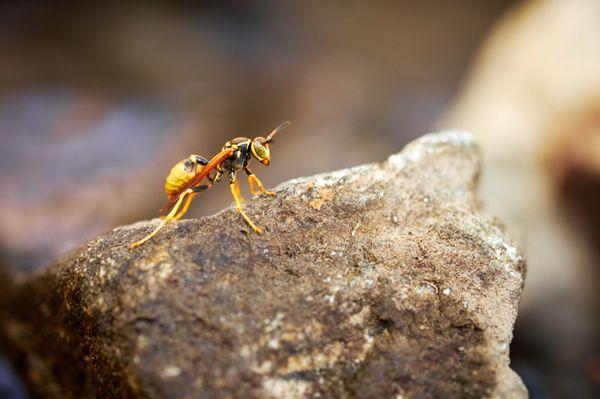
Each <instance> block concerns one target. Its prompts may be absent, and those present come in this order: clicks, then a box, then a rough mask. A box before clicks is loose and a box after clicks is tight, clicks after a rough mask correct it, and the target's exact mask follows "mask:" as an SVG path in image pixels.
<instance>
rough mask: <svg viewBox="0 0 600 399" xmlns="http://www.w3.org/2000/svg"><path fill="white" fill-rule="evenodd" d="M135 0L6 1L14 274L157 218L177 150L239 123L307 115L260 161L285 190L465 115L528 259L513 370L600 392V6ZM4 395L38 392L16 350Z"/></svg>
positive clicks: (552, 394) (3, 75)
mask: <svg viewBox="0 0 600 399" xmlns="http://www.w3.org/2000/svg"><path fill="white" fill-rule="evenodd" d="M124 3H125V2H111V1H105V2H98V3H86V2H66V1H65V2H61V1H56V2H42V1H22V2H14V3H12V4H11V3H9V2H3V3H2V4H1V5H0V49H1V51H2V55H3V56H2V57H1V59H0V184H1V186H2V188H3V194H4V195H2V196H1V197H0V220H1V223H0V267H2V273H3V274H4V276H5V277H4V278H8V279H13V280H17V279H18V278H19V276H22V275H24V274H26V273H31V272H34V271H35V270H36V269H39V268H41V267H43V266H45V265H47V264H49V263H51V262H52V261H53V260H54V259H56V258H57V257H60V256H64V254H66V253H68V252H69V251H72V250H74V249H75V248H77V247H78V246H80V245H81V244H83V243H85V242H87V241H88V240H89V239H91V238H93V237H94V236H96V235H98V234H101V233H103V232H106V231H108V230H110V229H112V228H114V227H116V226H118V225H121V224H128V223H132V222H135V221H138V220H140V219H148V218H152V217H155V216H156V215H157V213H156V211H157V209H158V208H160V206H161V205H162V204H163V202H164V201H165V194H164V191H163V182H164V178H165V176H166V173H167V172H168V170H169V168H170V167H171V166H172V164H173V163H175V162H177V161H178V160H180V159H183V158H185V157H187V156H188V155H189V154H190V153H196V154H200V155H204V156H205V157H210V156H212V155H214V154H215V153H216V152H217V151H218V150H220V148H221V145H222V144H223V143H224V142H225V141H227V140H228V139H230V138H233V137H236V136H249V137H254V136H257V135H264V134H266V133H267V132H268V131H270V130H271V129H272V128H274V127H275V126H277V125H278V124H279V123H280V122H282V121H284V120H288V119H289V120H291V121H292V122H293V123H294V125H293V126H292V127H291V128H289V129H287V130H286V131H285V132H284V133H282V134H281V135H280V138H279V139H278V141H277V142H276V143H275V144H274V145H273V149H272V163H271V166H270V167H269V168H262V167H261V166H256V167H255V172H256V173H257V175H258V176H259V177H261V179H262V180H263V182H264V183H265V184H266V185H267V186H275V185H276V184H278V183H280V182H282V181H284V180H287V179H289V178H293V177H297V176H300V175H311V174H315V173H318V172H325V171H330V170H334V169H339V168H344V167H348V166H352V165H357V164H361V163H366V162H376V161H382V160H384V159H385V158H386V157H387V156H388V155H390V154H392V153H394V152H397V151H399V150H400V149H401V148H402V147H403V145H404V144H406V143H407V142H408V141H410V140H412V139H414V138H416V137H418V136H420V135H422V134H424V133H426V132H428V131H432V130H437V129H441V128H451V127H457V128H462V129H467V130H469V131H471V132H472V133H474V134H475V135H476V136H477V137H478V139H479V141H480V143H481V145H482V150H483V156H484V164H483V175H482V178H481V198H482V204H483V209H484V211H485V212H486V213H489V214H492V215H496V216H498V217H499V218H500V219H501V220H502V221H503V222H504V223H505V224H506V226H507V229H508V231H510V232H511V234H513V235H515V236H517V237H518V238H519V239H520V240H521V241H522V242H523V243H524V247H525V248H526V252H527V257H528V264H529V274H528V276H527V283H526V289H525V294H524V298H523V302H522V307H521V310H520V314H519V319H518V322H517V328H516V331H515V339H514V341H513V344H512V345H511V359H512V367H513V368H514V369H515V370H516V371H517V372H518V373H519V375H520V376H521V377H522V378H523V380H524V382H525V383H526V385H527V387H528V389H529V392H530V395H531V397H532V398H562V397H578V398H587V397H590V398H592V397H599V396H600V333H599V330H600V329H599V327H600V312H599V310H600V309H599V307H600V306H599V305H600V294H599V287H600V278H599V272H600V245H599V244H600V73H599V72H600V1H598V0H533V1H515V0H486V1H480V0H428V1H418V0H396V1H379V2H365V1H352V0H348V1H328V2H322V1H316V0H315V1H311V0H308V1H303V2H282V1H274V0H273V1H262V2H253V1H247V2H244V1H237V2H227V1H201V2H193V3H192V2H189V3H187V2H168V3H167V2H164V3H162V2H127V4H124ZM230 202H231V198H230V196H229V193H228V190H227V187H226V185H225V186H220V187H219V186H217V187H215V188H214V189H212V190H211V191H210V193H207V194H206V195H202V196H201V197H199V198H198V199H197V200H196V201H195V202H194V204H193V206H192V209H191V211H190V213H189V214H188V216H190V217H197V216H201V215H207V214H212V213H215V212H216V211H218V210H220V209H222V208H223V207H225V206H228V205H229V204H230ZM6 276H8V277H6ZM1 300H2V294H1V293H0V301H1ZM4 350H5V351H10V348H4ZM20 363H22V362H20V361H19V359H13V365H14V366H16V368H17V369H20V368H22V367H23V365H22V364H20ZM0 397H2V398H26V397H28V396H27V393H26V391H25V389H24V388H23V385H22V384H20V383H19V381H18V378H17V377H16V376H15V373H14V370H13V367H11V365H10V364H9V363H8V361H6V360H0Z"/></svg>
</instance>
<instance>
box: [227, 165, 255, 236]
mask: <svg viewBox="0 0 600 399" xmlns="http://www.w3.org/2000/svg"><path fill="white" fill-rule="evenodd" d="M236 185H237V179H236V176H235V172H230V174H229V188H230V190H231V195H233V199H234V201H235V209H237V211H238V212H239V213H240V214H241V215H242V217H243V218H244V220H245V221H246V223H248V225H249V226H250V227H252V230H254V231H255V232H257V233H258V234H260V233H262V229H261V228H260V227H258V226H257V225H255V224H254V222H252V220H250V218H249V217H248V215H246V212H244V210H243V209H242V201H241V199H240V197H239V196H238V191H239V188H238V189H236Z"/></svg>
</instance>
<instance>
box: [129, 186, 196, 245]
mask: <svg viewBox="0 0 600 399" xmlns="http://www.w3.org/2000/svg"><path fill="white" fill-rule="evenodd" d="M193 192H194V190H193V189H191V188H188V189H187V190H185V191H184V192H183V193H181V194H179V198H178V199H177V202H176V203H175V205H174V206H173V209H172V210H171V212H169V214H168V215H167V216H165V217H164V219H163V220H162V222H160V224H159V225H158V226H157V227H156V228H155V229H154V231H153V232H152V233H150V234H148V235H147V236H146V237H144V238H142V239H141V240H139V241H136V242H134V243H131V244H129V246H130V247H131V248H137V247H139V246H140V245H142V244H143V243H145V242H146V241H148V240H149V239H151V238H152V237H154V236H155V235H156V234H157V233H158V232H159V231H160V230H161V229H162V228H163V227H164V225H165V224H167V222H169V221H170V220H173V218H174V217H175V215H177V211H178V210H179V207H180V206H181V204H182V203H183V200H184V199H185V197H186V196H187V195H188V194H192V193H193Z"/></svg>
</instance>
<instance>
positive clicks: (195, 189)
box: [173, 185, 209, 220]
mask: <svg viewBox="0 0 600 399" xmlns="http://www.w3.org/2000/svg"><path fill="white" fill-rule="evenodd" d="M208 188H209V186H206V185H204V186H197V187H193V188H191V189H190V190H192V191H193V192H192V193H190V194H188V195H187V197H186V199H185V202H184V204H183V207H182V208H181V210H180V211H179V212H177V214H176V215H175V216H173V220H179V219H181V218H182V217H183V215H185V214H186V212H187V211H188V209H190V205H191V203H192V200H193V199H194V197H195V196H196V194H197V193H199V192H202V191H204V190H206V189H208Z"/></svg>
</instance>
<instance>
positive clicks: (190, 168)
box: [130, 121, 291, 248]
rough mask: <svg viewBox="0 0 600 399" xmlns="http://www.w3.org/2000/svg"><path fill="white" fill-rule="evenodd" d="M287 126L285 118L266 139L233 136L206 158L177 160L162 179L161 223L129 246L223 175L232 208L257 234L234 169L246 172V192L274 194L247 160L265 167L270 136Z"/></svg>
mask: <svg viewBox="0 0 600 399" xmlns="http://www.w3.org/2000/svg"><path fill="white" fill-rule="evenodd" d="M289 125H291V122H289V121H286V122H284V123H282V124H281V125H279V126H278V127H276V128H275V129H274V130H273V131H272V132H271V133H270V134H269V135H268V136H267V138H264V137H255V138H254V139H249V138H247V137H237V138H235V139H233V140H229V141H228V142H226V143H225V144H224V145H223V148H222V149H221V152H219V153H218V154H217V155H215V156H214V157H212V158H211V159H210V160H207V159H206V158H204V157H202V156H200V155H195V154H193V155H190V156H189V157H188V158H186V159H184V160H181V161H179V162H177V163H176V164H175V165H174V166H173V167H172V168H171V171H170V172H169V174H168V175H167V178H166V180H165V192H166V194H167V197H168V199H169V200H168V202H167V203H166V204H165V206H164V207H163V208H162V209H161V213H162V214H163V217H162V221H161V223H160V224H159V225H158V226H157V227H156V229H154V231H152V232H151V233H150V234H148V235H147V236H146V237H144V238H143V239H141V240H139V241H136V242H134V243H132V244H131V245H130V246H131V247H132V248H135V247H139V246H140V245H142V244H143V243H145V242H146V241H148V240H149V239H151V238H152V237H154V236H155V235H156V234H158V232H159V231H160V230H161V229H162V228H163V227H164V226H165V224H167V223H168V222H169V221H171V220H178V219H180V218H181V217H183V215H185V213H186V212H187V211H188V209H189V207H190V204H191V202H192V200H193V199H194V197H195V196H196V194H198V193H200V192H202V191H205V190H207V189H209V188H210V187H212V186H214V185H215V184H217V183H219V182H220V181H221V179H222V178H223V176H224V175H226V174H227V175H228V177H229V188H230V190H231V194H232V195H233V199H234V201H235V208H236V209H237V211H238V212H239V213H240V215H242V217H243V218H244V220H245V221H246V223H248V225H249V226H250V227H251V228H252V230H254V231H255V232H256V233H258V234H261V233H262V229H261V228H260V227H258V226H257V225H256V224H254V222H252V220H251V219H250V218H249V217H248V215H247V214H246V212H244V210H243V209H242V202H243V200H244V198H243V197H242V194H241V191H240V186H239V182H238V179H237V172H238V171H239V170H240V169H243V170H244V172H246V175H247V176H248V182H249V184H250V192H251V193H252V194H253V195H255V194H268V195H271V196H274V195H275V193H274V192H272V191H269V190H267V189H266V188H265V187H264V186H263V184H262V182H261V181H260V180H259V179H258V177H256V175H255V174H254V173H253V172H252V170H251V169H250V161H251V160H252V159H256V160H257V161H258V162H260V163H262V164H263V165H265V166H268V165H269V164H270V162H271V151H270V148H269V145H270V144H271V143H272V142H273V137H275V135H277V133H279V132H280V131H281V130H283V129H284V128H285V127H287V126H289ZM213 172H214V173H213Z"/></svg>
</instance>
